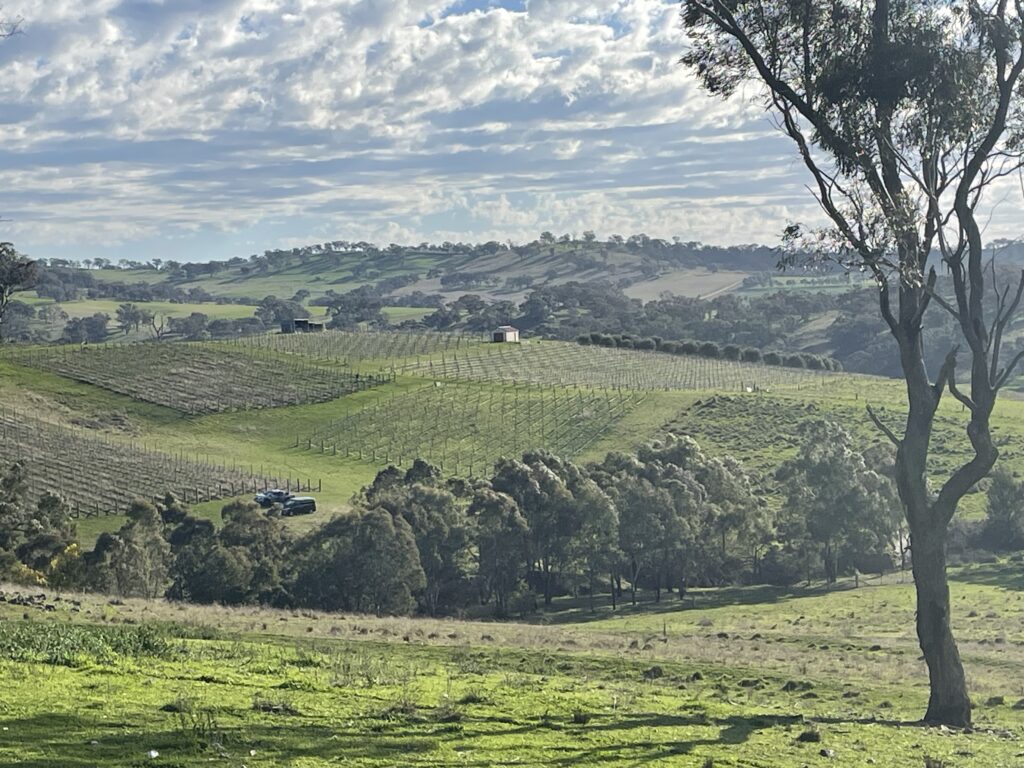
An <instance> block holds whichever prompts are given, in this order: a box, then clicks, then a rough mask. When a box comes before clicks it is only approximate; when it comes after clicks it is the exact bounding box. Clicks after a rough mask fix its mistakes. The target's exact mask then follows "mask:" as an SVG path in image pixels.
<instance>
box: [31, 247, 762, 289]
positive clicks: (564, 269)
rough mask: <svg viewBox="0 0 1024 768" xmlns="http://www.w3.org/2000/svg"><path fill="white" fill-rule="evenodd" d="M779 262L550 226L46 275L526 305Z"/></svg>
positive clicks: (717, 285)
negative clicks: (569, 290)
mask: <svg viewBox="0 0 1024 768" xmlns="http://www.w3.org/2000/svg"><path fill="white" fill-rule="evenodd" d="M776 260H777V256H776V255H775V253H774V252H773V250H772V249H770V248H767V247H764V246H753V245H752V246H736V247H717V246H707V245H703V244H701V243H695V242H688V243H684V242H668V241H665V240H659V239H654V238H648V237H647V236H645V235H633V236H631V237H629V238H621V237H613V238H611V239H609V240H607V241H599V240H596V239H595V238H593V237H592V236H590V235H584V237H582V238H574V237H572V236H569V235H563V236H562V237H559V238H555V237H554V236H552V235H549V234H547V233H545V234H544V235H542V236H541V237H540V238H538V239H537V240H535V241H533V242H531V243H526V244H524V245H514V244H510V243H498V242H494V241H492V242H488V243H482V244H475V245H468V244H463V243H443V244H440V245H431V244H428V243H422V244H420V245H417V246H401V245H395V244H392V245H389V246H387V247H385V248H380V247H377V246H375V245H373V244H370V243H365V242H358V243H350V242H346V241H335V242H328V243H318V244H314V245H309V246H306V247H304V248H293V249H291V250H277V251H266V252H264V253H263V254H262V255H252V256H249V257H248V258H242V257H239V258H234V259H230V260H228V261H212V262H205V263H201V262H195V263H183V262H177V261H161V260H159V259H155V260H153V261H151V262H145V263H144V262H136V261H122V262H120V263H119V264H116V265H115V264H112V263H110V262H109V261H107V260H105V259H95V260H86V261H85V262H82V263H81V264H79V263H77V262H71V261H66V260H60V259H52V260H50V261H49V262H48V264H47V267H48V268H47V269H46V270H44V275H43V278H42V282H43V284H44V285H46V284H56V283H58V282H62V283H65V284H68V283H70V284H72V285H78V286H79V287H81V288H83V289H86V290H88V289H93V290H96V289H99V288H101V287H102V286H120V287H121V288H122V289H126V288H127V287H128V286H132V287H135V288H138V287H139V286H140V285H146V286H151V287H152V288H153V289H154V290H155V291H156V292H157V293H162V294H166V292H167V290H168V289H170V288H174V289H176V290H178V291H182V292H186V293H188V294H189V295H190V298H191V299H192V300H203V299H204V298H221V299H230V300H234V301H240V300H245V299H249V300H253V299H255V300H258V299H261V298H263V297H265V296H268V295H274V296H278V297H280V298H286V297H290V296H292V295H294V294H296V293H297V292H299V291H308V295H309V297H310V298H317V297H321V296H325V295H327V294H328V293H329V292H332V291H333V292H335V293H344V292H346V291H350V290H353V289H356V288H361V287H364V286H381V285H382V284H384V285H383V286H382V287H384V288H385V290H386V293H388V294H392V295H394V296H398V297H410V296H417V295H420V294H423V295H428V296H430V297H432V298H434V299H437V300H441V301H448V300H452V299H454V298H457V297H458V296H461V295H462V294H465V293H467V292H473V293H475V294H478V295H480V296H481V297H482V298H484V299H486V300H507V301H516V302H518V301H521V300H522V299H523V297H524V296H525V295H526V293H527V292H528V291H529V290H531V289H534V288H538V287H541V286H552V285H559V284H562V283H565V282H568V281H570V280H576V281H580V282H598V281H600V282H607V283H611V284H613V285H615V286H617V287H619V288H622V289H624V290H626V292H627V294H628V295H630V296H633V297H634V298H640V299H652V298H656V297H657V296H658V295H660V294H661V293H662V292H664V291H671V292H672V293H673V294H675V295H679V296H704V297H709V296H713V295H716V294H719V293H722V292H724V291H729V290H735V289H737V288H740V287H741V286H742V284H743V281H744V279H745V278H746V277H747V276H748V275H749V274H751V273H753V272H761V271H765V270H770V269H772V268H774V266H775V262H776ZM44 292H45V289H44ZM108 292H109V291H108ZM250 303H255V302H250Z"/></svg>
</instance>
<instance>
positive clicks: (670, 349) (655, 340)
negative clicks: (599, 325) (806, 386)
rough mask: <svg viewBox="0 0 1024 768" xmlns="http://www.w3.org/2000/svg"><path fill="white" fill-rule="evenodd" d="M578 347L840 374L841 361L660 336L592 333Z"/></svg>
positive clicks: (582, 339)
mask: <svg viewBox="0 0 1024 768" xmlns="http://www.w3.org/2000/svg"><path fill="white" fill-rule="evenodd" d="M576 343H578V344H583V345H584V346H589V345H595V346H599V347H616V348H618V349H641V350H650V351H653V352H664V353H666V354H669V355H696V356H698V357H708V358H713V359H722V360H740V361H742V362H745V363H764V364H765V365H783V366H786V367H787V368H809V369H811V370H815V371H841V370H842V365H841V364H840V363H839V361H838V360H833V359H832V358H830V357H824V356H822V355H812V354H808V353H806V352H790V353H785V352H773V351H769V352H762V351H761V350H760V349H755V348H754V347H740V346H739V345H738V344H724V345H722V346H719V345H718V344H716V343H715V342H713V341H666V340H664V339H662V338H661V337H660V336H652V337H645V338H636V337H634V336H631V335H630V334H628V333H617V334H607V333H589V334H582V335H580V336H577V337H576Z"/></svg>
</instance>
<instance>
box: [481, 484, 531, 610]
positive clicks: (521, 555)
mask: <svg viewBox="0 0 1024 768" xmlns="http://www.w3.org/2000/svg"><path fill="white" fill-rule="evenodd" d="M469 515H470V517H471V518H473V519H474V520H476V533H477V535H476V549H477V573H478V576H479V578H480V582H481V586H482V591H483V593H484V597H485V598H488V599H489V598H493V599H494V609H495V613H497V615H498V616H499V617H505V616H507V615H508V610H509V601H510V599H511V597H512V595H514V594H515V593H516V591H517V589H518V588H519V587H520V585H521V584H522V583H523V567H524V563H525V562H526V551H527V550H526V537H527V535H528V533H529V526H528V525H527V522H526V518H524V517H523V515H522V513H521V512H520V511H519V505H518V504H516V502H515V500H514V499H513V498H512V497H511V496H508V495H506V494H504V493H498V492H497V491H493V490H491V489H490V488H482V489H480V490H479V491H477V493H476V495H475V496H474V497H473V502H472V504H471V505H470V508H469Z"/></svg>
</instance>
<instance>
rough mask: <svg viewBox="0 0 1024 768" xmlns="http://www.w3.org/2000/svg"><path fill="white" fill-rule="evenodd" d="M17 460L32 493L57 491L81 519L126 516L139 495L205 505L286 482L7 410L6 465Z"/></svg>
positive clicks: (1, 422) (2, 461) (2, 432)
mask: <svg viewBox="0 0 1024 768" xmlns="http://www.w3.org/2000/svg"><path fill="white" fill-rule="evenodd" d="M17 461H24V462H25V465H26V470H27V473H28V492H29V497H30V498H31V499H33V500H34V499H37V498H38V497H39V496H41V495H42V494H43V493H44V492H47V491H49V492H51V493H55V494H57V495H58V496H60V497H61V498H63V499H64V500H65V502H66V503H67V504H68V506H69V508H70V510H71V514H72V516H74V517H98V516H104V515H112V514H121V513H123V512H124V511H125V509H127V507H128V505H129V504H130V503H131V501H132V500H133V499H135V498H138V497H143V498H151V497H162V496H164V495H165V494H167V493H173V494H175V495H176V496H178V497H179V498H181V499H183V500H185V501H187V502H189V503H202V502H205V501H211V500H214V499H226V498H231V497H233V496H238V495H241V494H250V493H253V492H254V491H255V490H256V489H257V488H266V487H269V486H270V485H275V484H277V482H278V481H277V480H276V479H268V478H263V477H259V476H257V475H255V474H253V473H252V472H251V471H250V470H249V469H248V468H247V467H245V468H243V467H234V468H232V467H226V466H218V465H217V464H215V463H213V462H206V461H201V460H199V459H197V458H190V457H187V456H183V455H181V454H167V453H161V452H157V451H153V450H149V449H147V448H146V447H143V446H140V445H138V444H136V443H129V442H121V441H116V442H115V441H113V440H110V439H107V438H104V437H100V436H95V435H90V434H88V433H86V432H84V431H78V430H73V429H66V428H63V427H58V426H54V425H52V424H48V423H46V422H44V421H39V420H37V419H32V418H29V417H27V416H25V415H24V414H18V413H13V412H11V411H0V469H2V470H3V471H6V470H7V469H8V468H9V467H10V465H12V464H14V463H15V462H17Z"/></svg>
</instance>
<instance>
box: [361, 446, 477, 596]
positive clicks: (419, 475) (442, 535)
mask: <svg viewBox="0 0 1024 768" xmlns="http://www.w3.org/2000/svg"><path fill="white" fill-rule="evenodd" d="M390 477H391V475H390V473H389V474H387V476H386V478H385V479H383V480H382V481H381V482H380V483H375V484H374V486H371V488H370V489H368V491H367V493H366V501H365V504H366V508H368V509H384V510H386V511H387V512H388V513H389V514H391V515H394V516H400V517H402V518H403V519H404V520H405V522H406V523H408V525H409V527H410V529H411V530H412V533H413V536H414V537H415V539H416V548H417V551H418V553H419V561H420V566H421V567H422V569H423V575H424V577H425V580H426V585H425V587H424V589H423V591H422V593H421V594H420V601H421V608H422V609H423V610H424V611H425V612H427V613H429V614H430V615H431V616H434V615H436V614H437V612H438V610H439V608H441V607H442V606H445V607H451V606H453V605H458V604H459V603H461V602H463V598H464V596H465V595H466V589H465V588H466V586H467V585H468V584H469V567H470V564H471V556H470V551H469V545H470V542H471V539H470V532H469V526H468V520H467V518H466V516H465V514H464V512H463V511H462V509H461V507H460V506H459V505H458V504H457V500H456V498H455V495H454V494H453V493H452V492H451V491H450V490H448V489H447V488H444V487H439V483H440V472H439V471H438V470H437V469H436V468H435V467H432V466H431V465H430V464H428V463H427V462H424V461H422V460H419V459H417V460H416V461H415V462H414V463H413V466H412V467H410V468H409V470H408V471H407V472H406V473H405V476H404V478H403V479H402V482H401V483H391V482H389V478H390Z"/></svg>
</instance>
